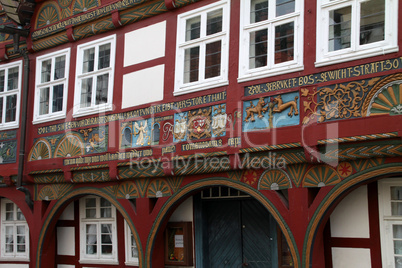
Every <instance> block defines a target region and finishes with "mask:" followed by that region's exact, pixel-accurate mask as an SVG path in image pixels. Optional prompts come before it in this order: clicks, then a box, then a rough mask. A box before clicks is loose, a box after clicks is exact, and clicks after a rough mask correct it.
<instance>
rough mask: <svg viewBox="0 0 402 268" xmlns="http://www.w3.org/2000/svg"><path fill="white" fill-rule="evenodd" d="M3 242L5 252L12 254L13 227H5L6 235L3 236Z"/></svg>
mask: <svg viewBox="0 0 402 268" xmlns="http://www.w3.org/2000/svg"><path fill="white" fill-rule="evenodd" d="M5 240H6V241H5V242H6V252H7V253H12V252H14V227H13V226H6V234H5Z"/></svg>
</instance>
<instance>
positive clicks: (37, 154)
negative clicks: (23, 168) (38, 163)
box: [28, 140, 50, 161]
mask: <svg viewBox="0 0 402 268" xmlns="http://www.w3.org/2000/svg"><path fill="white" fill-rule="evenodd" d="M49 158H50V145H49V144H48V143H47V141H45V140H39V141H37V142H36V143H35V145H34V146H33V148H32V150H31V152H30V153H29V156H28V159H29V161H35V160H41V159H49Z"/></svg>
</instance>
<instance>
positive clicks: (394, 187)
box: [378, 178, 402, 268]
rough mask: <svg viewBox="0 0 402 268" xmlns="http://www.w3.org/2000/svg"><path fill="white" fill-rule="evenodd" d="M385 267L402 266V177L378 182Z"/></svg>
mask: <svg viewBox="0 0 402 268" xmlns="http://www.w3.org/2000/svg"><path fill="white" fill-rule="evenodd" d="M378 185H379V187H378V196H379V215H380V235H381V257H382V262H383V267H389V268H401V267H402V178H397V179H386V180H381V181H379V183H378Z"/></svg>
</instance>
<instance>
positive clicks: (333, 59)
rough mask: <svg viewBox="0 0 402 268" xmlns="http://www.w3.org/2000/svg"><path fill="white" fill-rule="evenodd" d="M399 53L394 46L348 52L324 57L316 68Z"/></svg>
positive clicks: (316, 63) (316, 64) (317, 62)
mask: <svg viewBox="0 0 402 268" xmlns="http://www.w3.org/2000/svg"><path fill="white" fill-rule="evenodd" d="M398 51H399V47H398V46H393V47H379V48H373V49H370V50H360V51H354V52H347V53H343V54H338V55H333V56H327V57H323V58H322V59H321V60H319V61H316V62H315V67H322V66H327V65H332V64H337V63H342V62H347V61H353V60H359V59H364V58H369V57H374V56H379V55H385V54H388V53H393V52H398Z"/></svg>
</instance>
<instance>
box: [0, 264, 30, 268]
mask: <svg viewBox="0 0 402 268" xmlns="http://www.w3.org/2000/svg"><path fill="white" fill-rule="evenodd" d="M0 268H29V264H10V263H3V264H0Z"/></svg>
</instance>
